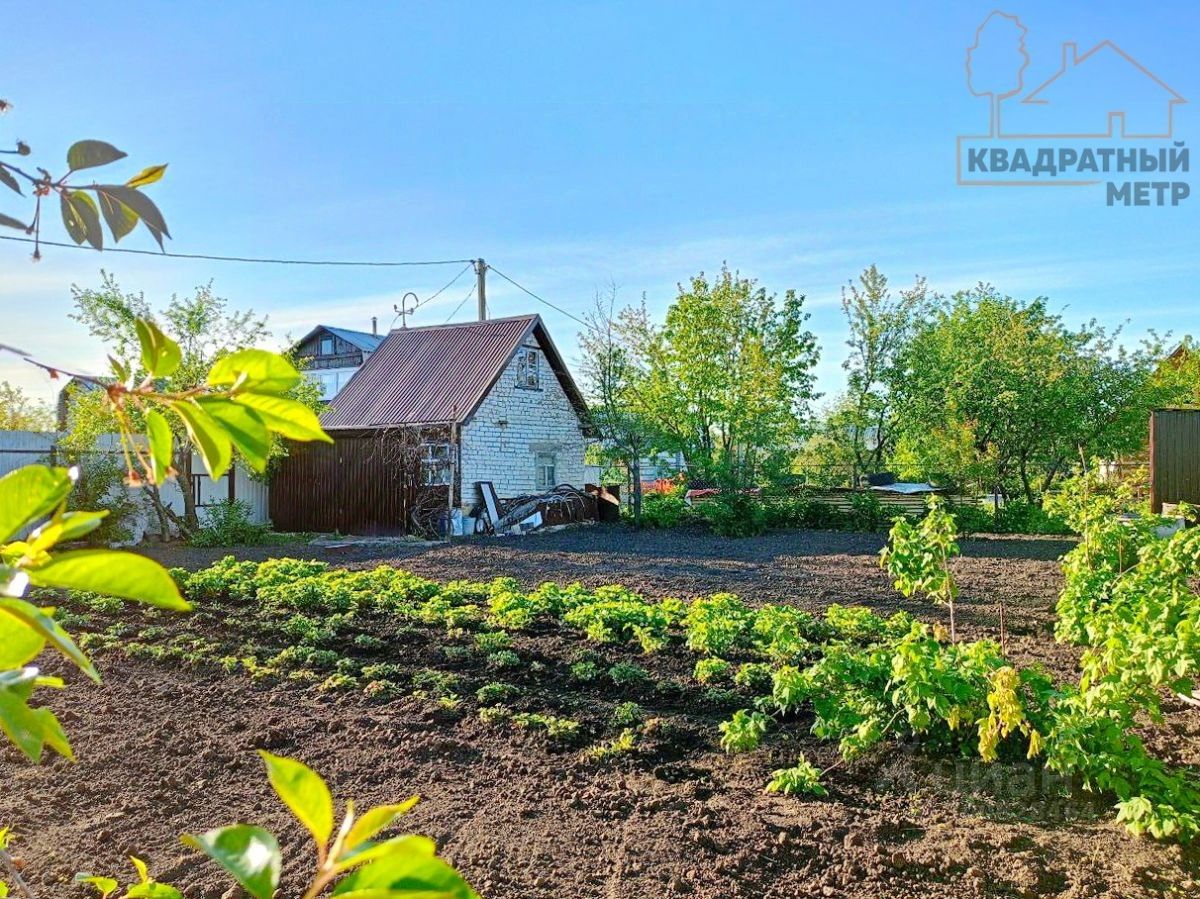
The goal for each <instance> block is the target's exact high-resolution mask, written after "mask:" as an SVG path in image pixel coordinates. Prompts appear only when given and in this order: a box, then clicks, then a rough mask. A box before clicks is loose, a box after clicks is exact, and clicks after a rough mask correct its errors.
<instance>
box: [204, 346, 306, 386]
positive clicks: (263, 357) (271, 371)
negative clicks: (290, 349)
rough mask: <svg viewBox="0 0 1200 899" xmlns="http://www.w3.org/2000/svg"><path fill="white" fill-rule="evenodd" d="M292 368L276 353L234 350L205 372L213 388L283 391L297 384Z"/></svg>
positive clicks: (298, 375)
mask: <svg viewBox="0 0 1200 899" xmlns="http://www.w3.org/2000/svg"><path fill="white" fill-rule="evenodd" d="M300 378H301V374H300V372H298V371H296V367H295V366H294V365H292V363H291V362H289V361H288V360H287V359H285V358H284V357H283V356H281V355H279V354H278V353H271V352H268V351H267V350H238V351H237V352H236V353H230V354H229V355H228V356H222V357H221V358H220V359H218V360H217V361H216V362H215V363H213V367H212V369H211V370H210V371H209V373H208V383H209V384H211V385H212V386H213V387H235V388H236V389H238V390H247V391H250V392H252V393H286V392H287V391H289V390H291V389H292V388H293V387H295V386H296V385H297V384H299V383H300Z"/></svg>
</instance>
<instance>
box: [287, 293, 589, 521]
mask: <svg viewBox="0 0 1200 899" xmlns="http://www.w3.org/2000/svg"><path fill="white" fill-rule="evenodd" d="M325 330H332V329H325ZM314 333H315V332H314ZM321 424H322V425H323V426H324V428H325V430H326V431H327V432H328V433H329V434H330V435H331V436H332V437H333V438H334V440H335V443H334V445H333V446H332V447H330V446H329V445H327V444H324V445H322V444H312V445H309V444H304V445H299V446H296V447H293V450H292V453H291V455H289V457H288V459H286V460H285V462H284V465H283V467H282V469H281V471H280V473H279V475H277V476H276V478H275V480H274V481H273V482H272V517H273V518H274V519H275V521H276V526H278V527H285V528H292V529H298V530H311V531H323V530H341V531H344V532H347V533H361V532H364V531H365V532H387V531H392V530H404V529H405V528H406V527H407V524H408V523H407V520H406V518H407V516H409V515H411V514H412V508H411V507H412V506H413V505H414V504H416V503H420V502H424V501H425V500H423V499H422V498H420V497H416V496H410V497H409V498H408V499H406V500H403V501H401V500H399V499H397V498H396V497H397V496H398V495H399V494H401V493H405V492H407V491H410V485H409V484H408V482H407V481H406V480H405V478H404V477H403V476H402V474H401V473H400V472H398V471H397V469H399V468H400V467H402V463H401V462H400V461H398V460H400V458H401V455H402V454H401V449H400V448H401V447H404V446H406V447H408V450H406V452H409V453H411V451H412V449H413V448H414V446H415V447H416V448H417V449H419V454H420V460H421V481H422V482H423V486H424V487H425V488H433V489H434V490H436V491H437V493H439V494H440V496H441V497H442V499H441V500H440V502H441V504H442V505H441V508H443V509H445V508H447V505H453V506H457V507H461V508H462V509H463V510H464V511H469V510H470V509H472V508H474V507H476V506H477V505H479V503H480V499H481V498H480V496H479V494H478V491H477V489H476V486H475V485H476V483H477V482H480V481H491V482H492V484H493V485H494V486H495V489H496V492H497V494H498V495H499V496H500V497H501V498H510V497H515V496H521V495H525V494H531V493H539V492H543V491H547V490H549V489H551V488H553V487H555V486H557V485H560V484H569V485H571V486H574V487H578V488H582V487H583V486H584V483H585V480H586V469H585V465H584V454H585V451H586V448H587V444H588V443H589V442H590V438H591V437H592V435H593V433H594V430H593V426H592V425H591V422H590V420H589V418H588V414H587V405H586V403H585V401H584V399H583V396H582V394H581V393H580V391H579V388H578V387H577V386H576V385H575V381H574V380H573V379H572V377H571V374H570V372H569V371H568V370H567V367H566V364H565V363H564V361H563V359H562V356H561V355H559V352H558V350H557V349H556V348H555V346H554V343H553V341H552V340H551V339H550V335H549V333H548V332H547V331H546V326H545V324H544V323H543V322H542V319H541V317H540V316H538V315H522V316H515V317H512V318H498V319H490V320H486V321H476V322H465V323H460V324H452V325H434V326H430V327H423V328H407V329H401V330H396V331H392V332H391V333H390V334H388V335H387V337H386V338H385V339H383V341H382V343H380V344H379V346H378V347H377V348H376V349H375V350H374V351H373V352H371V353H370V354H369V356H368V357H367V358H366V360H365V361H364V362H363V364H362V366H361V367H360V368H359V369H358V370H357V372H356V373H355V374H354V376H353V377H352V378H351V379H350V380H349V382H348V383H347V384H345V385H344V386H343V387H342V388H341V389H340V391H339V392H338V394H337V395H336V396H335V397H334V399H333V401H332V403H331V406H330V408H329V410H328V411H326V412H325V413H324V414H323V415H322V416H321ZM404 458H405V459H410V458H411V456H410V455H409V456H404ZM456 472H457V475H456ZM281 482H283V483H281ZM447 487H449V488H450V489H451V490H453V494H452V495H451V496H447V495H446V488H447ZM281 488H282V489H281ZM426 494H428V490H427V491H426Z"/></svg>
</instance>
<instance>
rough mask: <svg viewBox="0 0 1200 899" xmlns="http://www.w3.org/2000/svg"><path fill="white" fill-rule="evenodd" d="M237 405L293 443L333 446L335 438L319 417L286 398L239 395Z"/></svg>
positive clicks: (264, 395)
mask: <svg viewBox="0 0 1200 899" xmlns="http://www.w3.org/2000/svg"><path fill="white" fill-rule="evenodd" d="M233 401H234V402H235V403H238V404H240V405H242V406H249V407H250V408H251V409H253V410H254V411H255V412H257V413H258V414H259V417H260V418H262V420H263V423H264V424H265V425H266V426H267V429H268V430H270V431H272V432H273V433H275V434H279V435H280V436H282V437H287V438H288V439H289V440H320V441H322V442H324V443H333V438H332V437H330V436H329V435H328V434H326V433H325V431H324V430H322V429H321V422H320V420H319V419H318V418H317V416H316V414H315V413H314V412H313V411H312V410H311V409H309V408H308V407H307V406H306V405H304V404H303V403H301V402H297V401H296V400H290V399H287V398H286V397H282V396H267V395H266V394H262V393H239V394H237V395H236V396H234V398H233Z"/></svg>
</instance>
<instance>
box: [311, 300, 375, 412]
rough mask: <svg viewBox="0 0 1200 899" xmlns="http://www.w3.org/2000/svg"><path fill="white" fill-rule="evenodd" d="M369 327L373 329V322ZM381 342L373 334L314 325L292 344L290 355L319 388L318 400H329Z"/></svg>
mask: <svg viewBox="0 0 1200 899" xmlns="http://www.w3.org/2000/svg"><path fill="white" fill-rule="evenodd" d="M371 324H372V327H374V324H375V320H374V319H372V321H371ZM383 341H384V337H383V336H382V335H380V334H376V333H374V332H373V331H372V332H371V333H368V332H366V331H351V330H349V329H347V328H334V327H331V326H330V325H317V326H316V327H315V328H313V329H312V330H311V331H309V332H308V333H307V334H306V335H304V337H302V338H300V340H298V341H297V342H296V343H295V344H293V346H292V353H293V354H294V355H295V357H296V362H297V364H298V365H299V366H300V368H301V369H303V370H304V372H305V373H306V374H307V375H308V376H309V377H310V378H312V379H313V380H314V381H316V382H317V383H318V384H319V385H320V386H321V399H324V400H331V399H333V398H334V397H335V396H337V394H338V392H339V391H340V390H341V389H342V388H343V387H345V386H346V384H347V383H348V382H349V381H350V378H352V377H353V376H354V373H355V372H356V371H358V370H359V368H361V367H362V365H363V363H365V362H366V361H367V360H368V359H370V358H371V353H373V352H375V350H377V349H379V345H380V344H381V343H383Z"/></svg>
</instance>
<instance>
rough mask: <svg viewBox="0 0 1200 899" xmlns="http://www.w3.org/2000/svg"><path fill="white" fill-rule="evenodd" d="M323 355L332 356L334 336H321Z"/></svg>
mask: <svg viewBox="0 0 1200 899" xmlns="http://www.w3.org/2000/svg"><path fill="white" fill-rule="evenodd" d="M321 355H322V356H332V355H333V338H332V337H322V338H321Z"/></svg>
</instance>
